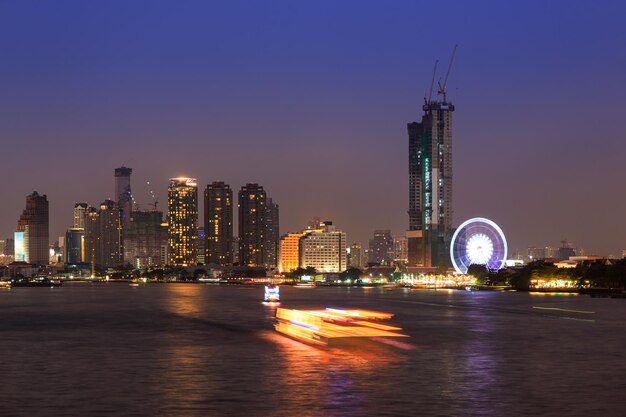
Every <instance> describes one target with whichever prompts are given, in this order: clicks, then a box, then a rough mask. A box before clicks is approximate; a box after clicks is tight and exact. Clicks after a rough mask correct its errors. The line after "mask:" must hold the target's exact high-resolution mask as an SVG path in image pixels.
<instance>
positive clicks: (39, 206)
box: [17, 191, 50, 265]
mask: <svg viewBox="0 0 626 417" xmlns="http://www.w3.org/2000/svg"><path fill="white" fill-rule="evenodd" d="M17 231H18V232H22V233H23V238H24V260H25V261H26V262H28V263H31V264H37V265H48V262H49V260H50V250H49V246H50V242H49V214H48V198H47V197H46V196H45V195H39V194H38V193H37V191H34V192H33V193H32V194H29V195H28V196H26V208H25V209H24V211H23V212H22V215H21V216H20V219H19V220H18V222H17Z"/></svg>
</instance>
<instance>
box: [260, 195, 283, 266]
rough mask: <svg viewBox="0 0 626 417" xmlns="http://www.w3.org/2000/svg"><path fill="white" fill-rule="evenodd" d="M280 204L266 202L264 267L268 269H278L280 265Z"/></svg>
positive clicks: (271, 201)
mask: <svg viewBox="0 0 626 417" xmlns="http://www.w3.org/2000/svg"><path fill="white" fill-rule="evenodd" d="M278 214H279V210H278V204H276V203H274V201H273V200H272V199H271V198H268V199H267V201H266V202H265V244H264V245H263V246H264V248H265V258H264V262H263V263H264V266H265V268H267V269H272V268H276V266H277V263H278V239H279V238H280V231H279V215H278Z"/></svg>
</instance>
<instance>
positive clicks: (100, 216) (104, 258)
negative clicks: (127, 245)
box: [83, 200, 124, 268]
mask: <svg viewBox="0 0 626 417" xmlns="http://www.w3.org/2000/svg"><path fill="white" fill-rule="evenodd" d="M84 233H85V239H84V245H83V248H84V252H83V259H84V260H85V262H87V263H93V264H94V265H95V266H98V267H100V268H115V267H118V266H121V265H123V264H124V239H123V235H122V210H121V209H120V207H119V206H118V205H117V203H116V202H114V201H113V200H105V201H103V202H102V203H101V204H100V207H99V208H98V209H96V208H95V207H88V208H87V216H86V218H85V232H84Z"/></svg>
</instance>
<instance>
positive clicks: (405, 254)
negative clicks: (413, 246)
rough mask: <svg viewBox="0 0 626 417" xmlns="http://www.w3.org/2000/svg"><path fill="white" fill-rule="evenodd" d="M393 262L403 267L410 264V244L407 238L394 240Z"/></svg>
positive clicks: (402, 237) (401, 237)
mask: <svg viewBox="0 0 626 417" xmlns="http://www.w3.org/2000/svg"><path fill="white" fill-rule="evenodd" d="M393 260H394V261H395V262H396V263H399V264H403V265H404V264H406V263H407V262H409V242H408V239H407V238H406V237H405V236H400V237H396V238H394V239H393Z"/></svg>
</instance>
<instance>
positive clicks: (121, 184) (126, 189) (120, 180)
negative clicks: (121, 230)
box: [113, 166, 133, 227]
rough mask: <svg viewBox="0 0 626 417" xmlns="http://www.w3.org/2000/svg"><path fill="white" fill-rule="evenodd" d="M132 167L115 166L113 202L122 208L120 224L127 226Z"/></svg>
mask: <svg viewBox="0 0 626 417" xmlns="http://www.w3.org/2000/svg"><path fill="white" fill-rule="evenodd" d="M132 173H133V170H132V168H127V167H125V166H122V167H120V168H115V191H114V193H115V194H113V195H114V196H115V202H116V203H117V205H118V206H119V208H120V209H122V226H123V227H127V226H128V224H129V223H130V212H131V211H132V208H133V195H132V193H131V191H130V175H131V174H132Z"/></svg>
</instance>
